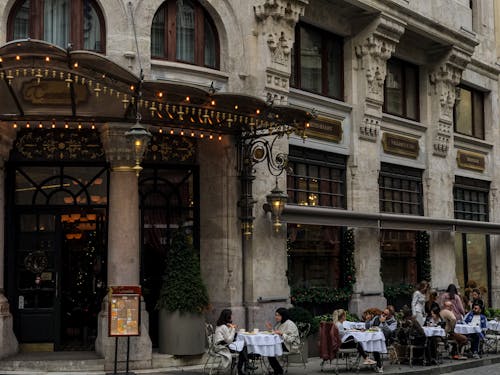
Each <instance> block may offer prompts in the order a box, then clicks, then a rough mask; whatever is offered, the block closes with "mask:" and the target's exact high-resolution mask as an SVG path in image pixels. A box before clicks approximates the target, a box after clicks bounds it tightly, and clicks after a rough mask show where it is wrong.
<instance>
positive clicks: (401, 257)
mask: <svg viewBox="0 0 500 375" xmlns="http://www.w3.org/2000/svg"><path fill="white" fill-rule="evenodd" d="M380 235H381V248H382V267H381V272H382V281H383V282H384V285H398V284H412V285H415V284H416V283H417V281H418V274H417V271H418V270H417V268H418V267H417V247H416V240H415V235H416V232H413V231H398V230H381V231H380Z"/></svg>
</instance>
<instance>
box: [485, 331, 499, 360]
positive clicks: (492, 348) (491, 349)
mask: <svg viewBox="0 0 500 375" xmlns="http://www.w3.org/2000/svg"><path fill="white" fill-rule="evenodd" d="M481 344H482V351H483V352H484V353H494V354H496V353H498V350H499V347H500V335H499V334H498V332H496V331H491V330H490V331H487V332H486V335H485V337H484V339H483V340H482V342H481Z"/></svg>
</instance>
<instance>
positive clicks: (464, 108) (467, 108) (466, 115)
mask: <svg viewBox="0 0 500 375" xmlns="http://www.w3.org/2000/svg"><path fill="white" fill-rule="evenodd" d="M459 93H460V95H459V98H457V99H458V100H457V105H456V108H455V130H456V131H457V132H458V133H462V134H466V135H472V93H471V92H470V91H469V90H465V89H464V88H459Z"/></svg>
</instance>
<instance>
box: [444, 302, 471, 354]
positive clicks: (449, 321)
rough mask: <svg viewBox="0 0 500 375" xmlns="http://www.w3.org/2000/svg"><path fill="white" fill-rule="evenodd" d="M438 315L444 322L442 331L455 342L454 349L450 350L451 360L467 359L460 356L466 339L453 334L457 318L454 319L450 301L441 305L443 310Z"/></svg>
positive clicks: (460, 335) (458, 334)
mask: <svg viewBox="0 0 500 375" xmlns="http://www.w3.org/2000/svg"><path fill="white" fill-rule="evenodd" d="M439 315H440V316H441V318H442V319H443V320H444V321H445V322H446V325H445V327H444V330H445V331H446V333H447V334H448V337H449V338H450V339H452V340H453V341H455V343H456V348H455V346H454V347H453V350H452V353H451V355H452V358H453V359H467V357H463V356H462V355H461V351H462V347H463V346H464V345H465V343H466V342H467V337H465V336H464V335H462V334H460V333H455V325H456V324H457V318H456V317H455V314H454V313H453V304H452V302H451V301H446V302H445V303H444V304H443V309H441V311H440V313H439Z"/></svg>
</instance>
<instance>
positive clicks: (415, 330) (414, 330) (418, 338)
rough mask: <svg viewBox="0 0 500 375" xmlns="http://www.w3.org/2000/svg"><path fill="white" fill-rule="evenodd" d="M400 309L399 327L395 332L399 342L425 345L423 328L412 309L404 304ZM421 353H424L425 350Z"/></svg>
mask: <svg viewBox="0 0 500 375" xmlns="http://www.w3.org/2000/svg"><path fill="white" fill-rule="evenodd" d="M401 311H402V312H403V318H402V321H401V327H400V328H399V329H398V331H397V333H396V337H397V340H398V342H399V344H401V345H410V344H411V345H416V346H425V341H426V337H425V332H424V329H423V328H422V326H421V325H420V323H419V322H418V320H417V318H416V317H415V316H414V315H413V314H412V310H411V309H410V308H409V307H408V306H406V305H405V306H403V308H402V309H401ZM423 354H424V355H425V352H424V353H423Z"/></svg>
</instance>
